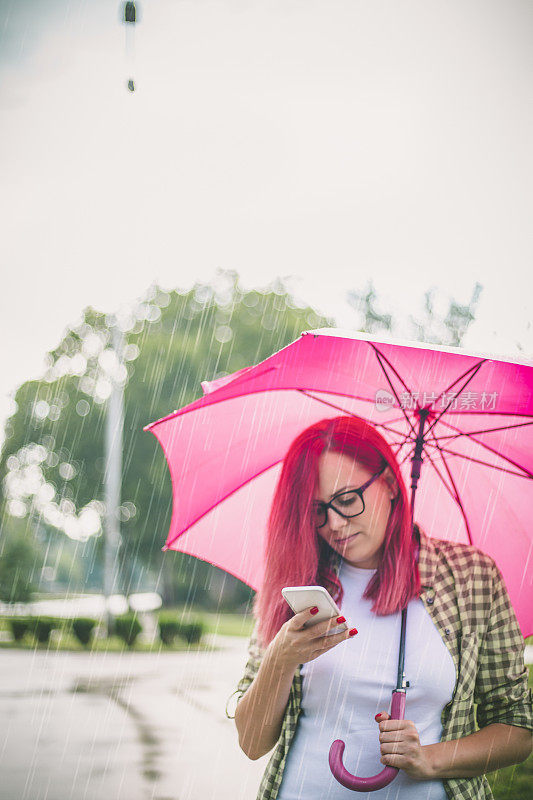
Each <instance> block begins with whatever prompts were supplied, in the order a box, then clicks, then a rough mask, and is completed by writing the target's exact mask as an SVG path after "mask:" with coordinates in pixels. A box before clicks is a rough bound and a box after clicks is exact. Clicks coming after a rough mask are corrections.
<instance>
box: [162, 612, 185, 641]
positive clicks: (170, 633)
mask: <svg viewBox="0 0 533 800" xmlns="http://www.w3.org/2000/svg"><path fill="white" fill-rule="evenodd" d="M157 623H158V626H159V636H160V637H161V641H162V642H163V644H166V645H171V644H172V643H173V641H174V639H175V638H176V636H178V635H179V634H180V633H181V629H182V624H181V622H180V621H179V619H178V618H177V617H176V616H174V615H173V614H160V615H159V617H158V620H157Z"/></svg>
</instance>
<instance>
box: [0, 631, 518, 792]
mask: <svg viewBox="0 0 533 800" xmlns="http://www.w3.org/2000/svg"><path fill="white" fill-rule="evenodd" d="M211 641H212V643H213V645H216V646H217V648H218V649H216V650H215V649H213V650H211V651H209V652H205V651H204V652H184V653H164V652H162V653H161V654H153V653H124V654H120V653H109V654H102V653H98V654H93V655H91V654H89V653H54V652H46V651H42V650H40V651H29V650H2V651H0V720H1V721H2V725H1V728H0V800H102V798H105V800H210V799H211V798H213V799H214V798H217V800H226V799H227V800H254V798H255V796H256V792H257V787H258V785H259V781H260V778H261V775H262V773H263V770H264V768H265V766H266V763H267V761H268V758H269V756H268V755H267V756H264V757H263V758H261V759H259V760H258V761H249V760H248V759H247V758H246V756H245V755H244V754H243V753H242V752H241V750H240V749H239V745H238V742H237V732H236V729H235V724H234V722H233V721H231V720H228V719H227V718H226V715H225V704H226V700H227V699H228V697H229V695H230V694H231V693H232V692H233V691H234V689H235V685H236V683H237V682H238V680H239V678H240V677H241V675H242V672H243V668H244V665H245V663H246V656H247V654H246V648H247V640H246V639H245V638H240V637H212V638H211ZM526 650H527V652H526V661H527V662H528V663H531V661H533V648H532V647H531V646H529V647H528V648H527V649H526Z"/></svg>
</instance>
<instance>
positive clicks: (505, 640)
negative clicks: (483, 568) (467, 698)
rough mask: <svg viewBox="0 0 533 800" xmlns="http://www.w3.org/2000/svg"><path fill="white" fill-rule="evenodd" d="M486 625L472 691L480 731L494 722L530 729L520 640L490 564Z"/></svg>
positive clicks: (532, 719)
mask: <svg viewBox="0 0 533 800" xmlns="http://www.w3.org/2000/svg"><path fill="white" fill-rule="evenodd" d="M491 578H492V601H491V604H490V610H489V624H488V626H487V629H486V631H485V635H484V637H483V640H482V642H481V645H480V650H479V666H478V672H477V677H476V685H475V690H474V702H475V703H478V707H477V719H478V725H479V727H480V728H484V727H486V726H487V725H490V724H492V723H494V722H501V723H504V724H505V725H516V726H518V727H519V728H528V729H530V730H533V695H532V692H531V689H528V672H527V669H526V667H525V665H524V639H523V638H522V633H521V630H520V627H519V625H518V622H517V619H516V615H515V612H514V609H513V607H512V605H511V601H510V599H509V595H508V594H507V589H506V587H505V583H504V580H503V577H502V574H501V572H500V570H499V569H498V567H497V565H496V564H495V563H494V561H492V575H491Z"/></svg>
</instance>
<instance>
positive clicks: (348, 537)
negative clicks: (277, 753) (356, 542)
mask: <svg viewBox="0 0 533 800" xmlns="http://www.w3.org/2000/svg"><path fill="white" fill-rule="evenodd" d="M360 533H361V531H357V533H352V534H350V536H343V537H341V538H339V539H335V544H344V542H349V541H350V539H354V538H355V537H356V536H359V534H360Z"/></svg>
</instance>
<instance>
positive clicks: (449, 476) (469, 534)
mask: <svg viewBox="0 0 533 800" xmlns="http://www.w3.org/2000/svg"><path fill="white" fill-rule="evenodd" d="M433 438H434V437H433ZM425 444H427V442H426V443H425ZM435 445H436V447H437V448H438V450H439V451H440V453H441V456H442V462H443V464H444V467H445V469H446V472H447V473H448V478H449V479H450V482H451V484H452V487H453V492H452V491H451V490H450V487H449V486H448V485H447V483H446V481H445V480H444V478H443V476H442V475H441V474H440V472H439V470H438V469H437V467H436V465H435V463H434V461H433V459H432V457H431V455H430V453H429V452H428V451H427V450H426V448H425V446H424V452H425V453H426V455H427V457H428V458H429V460H430V462H431V464H432V466H433V469H434V470H435V472H436V473H437V475H438V476H439V478H440V479H441V481H442V482H443V484H444V486H445V487H446V489H447V490H448V492H449V493H450V495H451V496H452V498H453V499H454V500H455V502H456V503H457V505H458V506H459V509H460V511H461V515H462V517H463V520H464V524H465V527H466V533H467V535H468V541H469V543H470V544H473V542H472V534H471V532H470V525H469V524H468V518H467V516H466V512H465V509H464V506H463V503H462V501H461V498H460V497H459V492H458V491H457V486H456V485H455V481H454V479H453V476H452V473H451V471H450V468H449V467H448V464H447V461H446V459H445V457H444V455H443V453H442V450H441V448H440V447H439V445H438V442H436V441H435Z"/></svg>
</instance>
